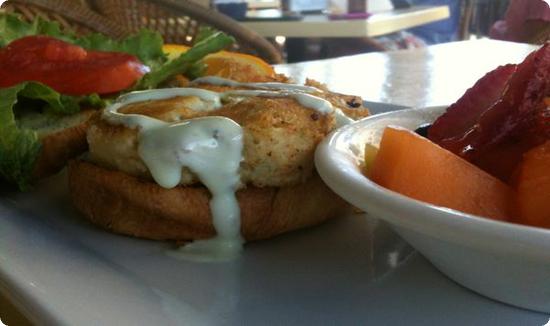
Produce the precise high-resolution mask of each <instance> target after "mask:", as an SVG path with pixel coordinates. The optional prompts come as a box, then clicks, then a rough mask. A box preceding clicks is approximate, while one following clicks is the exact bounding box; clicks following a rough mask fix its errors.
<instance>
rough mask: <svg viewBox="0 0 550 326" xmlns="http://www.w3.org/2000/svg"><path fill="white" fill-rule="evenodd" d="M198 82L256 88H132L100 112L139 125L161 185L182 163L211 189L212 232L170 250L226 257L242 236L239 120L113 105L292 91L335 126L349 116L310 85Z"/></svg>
mask: <svg viewBox="0 0 550 326" xmlns="http://www.w3.org/2000/svg"><path fill="white" fill-rule="evenodd" d="M198 83H210V84H214V85H226V86H232V87H238V86H242V87H248V88H259V89H260V90H257V89H256V90H231V91H227V92H223V93H217V92H212V91H208V90H204V89H198V88H170V89H157V90H150V91H141V92H133V93H129V94H126V95H124V96H121V97H120V98H119V100H118V101H117V102H115V103H114V104H113V105H111V106H109V107H108V108H106V109H105V111H104V113H103V118H104V119H106V120H107V121H109V122H111V123H113V124H123V125H125V126H127V127H129V128H139V135H138V141H139V145H138V153H139V156H140V157H141V159H142V160H143V162H144V163H145V165H146V166H147V168H148V169H149V171H150V172H151V175H152V176H153V179H154V180H155V181H156V182H157V183H158V184H159V185H160V186H161V187H164V188H173V187H176V186H177V185H178V184H179V183H180V181H181V173H182V168H183V167H187V168H188V169H189V170H191V171H192V172H193V173H194V174H195V175H196V176H197V177H198V178H199V179H200V181H201V182H202V183H203V184H204V185H205V186H206V187H207V188H208V190H209V191H210V193H211V194H212V199H211V200H210V210H211V213H212V219H213V224H214V227H215V229H216V232H217V235H216V237H214V238H212V239H207V240H199V241H195V242H192V243H190V244H188V245H185V246H183V247H182V248H180V249H179V250H178V251H177V252H175V253H171V255H176V256H177V257H183V258H186V259H191V260H198V261H220V260H229V259H233V258H235V257H237V256H238V255H239V253H240V252H241V250H242V246H243V242H244V241H243V239H242V237H241V234H240V208H239V204H238V201H237V199H236V196H235V191H236V190H237V188H238V186H239V185H240V176H239V166H240V162H241V161H242V159H243V157H242V152H243V131H242V128H241V126H239V125H238V124H237V123H236V122H234V121H233V120H231V119H228V118H225V117H216V116H209V117H202V118H195V119H190V120H186V121H183V122H178V123H168V122H165V121H162V120H158V119H155V118H152V117H148V116H145V115H140V114H124V113H120V112H118V110H119V109H120V108H122V107H124V106H126V105H128V104H132V103H137V102H143V101H148V100H162V99H168V98H173V97H178V96H196V97H199V98H201V99H202V100H203V101H206V102H209V105H207V106H205V108H204V109H205V110H215V109H218V108H220V107H221V106H222V104H221V100H222V99H225V98H230V97H253V96H265V97H292V98H294V99H295V100H296V101H298V103H300V104H301V105H302V106H305V107H307V108H310V109H313V110H316V111H318V112H319V113H322V114H328V113H332V112H334V113H335V115H336V121H337V125H338V126H341V125H343V124H347V123H350V122H351V121H353V120H352V119H351V118H349V117H347V116H346V115H345V114H344V113H343V112H342V111H341V110H339V109H335V108H334V107H333V106H332V104H331V103H330V102H329V101H327V100H325V99H323V98H320V97H317V96H314V95H311V94H308V93H310V92H320V91H319V90H318V89H317V88H315V87H310V86H302V85H291V84H284V83H239V82H235V81H232V80H229V79H224V78H220V77H212V76H210V77H202V78H199V79H196V80H195V81H193V83H192V84H198ZM220 158H223V159H220Z"/></svg>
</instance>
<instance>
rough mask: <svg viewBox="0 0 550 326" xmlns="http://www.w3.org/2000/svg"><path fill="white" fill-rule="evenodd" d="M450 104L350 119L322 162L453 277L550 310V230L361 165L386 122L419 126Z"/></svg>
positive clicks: (336, 184)
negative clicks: (450, 202)
mask: <svg viewBox="0 0 550 326" xmlns="http://www.w3.org/2000/svg"><path fill="white" fill-rule="evenodd" d="M443 111H444V109H443V108H427V109H411V110H403V111H396V112H390V113H386V114H381V115H376V116H373V117H370V118H366V119H363V120H361V121H358V122H356V123H353V124H351V125H348V126H346V127H343V128H341V129H339V130H337V131H336V132H334V133H332V134H331V135H330V136H329V137H328V138H327V139H325V140H324V141H323V142H322V143H321V144H320V146H319V147H318V148H317V152H316V155H315V163H316V165H317V169H318V171H319V173H320V175H321V177H322V178H323V179H324V180H325V182H326V183H327V184H328V185H329V186H330V187H331V188H332V189H333V190H334V191H335V192H336V193H338V194H339V195H340V196H342V197H343V198H344V199H346V200H347V201H349V202H350V203H352V204H353V205H355V206H357V207H359V208H361V209H363V210H365V211H366V212H367V213H369V214H370V215H371V216H374V217H376V218H379V219H382V220H385V221H387V222H389V223H390V224H391V225H392V227H393V228H394V229H395V231H396V232H398V233H399V234H400V235H401V236H402V237H403V238H404V239H405V240H407V241H408V242H409V243H410V244H411V245H412V246H414V247H415V248H416V249H417V250H418V251H420V252H421V253H422V254H423V255H424V256H425V257H426V258H427V259H428V260H430V261H431V262H432V263H433V264H434V265H435V266H436V267H437V268H438V269H439V270H441V271H442V272H443V273H445V274H446V275H447V276H449V277H450V278H451V279H453V280H455V281H456V282H458V283H460V284H462V285H464V286H466V287H468V288H470V289H472V290H474V291H476V292H478V293H480V294H483V295H485V296H487V297H490V298H493V299H496V300H499V301H502V302H506V303H509V304H512V305H515V306H519V307H523V308H528V309H532V310H537V311H542V312H547V313H550V230H546V229H541V228H535V227H529V226H522V225H517V224H512V223H506V222H499V221H495V220H490V219H487V218H483V217H478V216H474V215H470V214H466V213H462V212H459V211H456V210H452V209H447V208H442V207H437V206H434V205H430V204H426V203H424V202H421V201H418V200H414V199H411V198H409V197H406V196H403V195H400V194H398V193H396V192H393V191H390V190H387V189H385V188H383V187H381V186H378V185H377V184H375V183H374V182H372V181H370V180H369V179H368V178H366V177H365V176H364V175H363V174H362V173H361V165H362V164H363V163H364V162H363V161H364V160H363V154H364V145H365V144H366V143H372V144H375V145H377V144H378V143H379V142H380V137H381V134H382V131H383V129H384V127H386V126H387V125H390V124H391V125H398V126H402V127H405V128H409V129H412V130H414V129H416V128H417V127H418V126H420V125H421V124H424V123H427V122H432V121H433V120H434V119H435V117H437V116H439V115H440V114H442V113H443ZM418 155H422V153H418Z"/></svg>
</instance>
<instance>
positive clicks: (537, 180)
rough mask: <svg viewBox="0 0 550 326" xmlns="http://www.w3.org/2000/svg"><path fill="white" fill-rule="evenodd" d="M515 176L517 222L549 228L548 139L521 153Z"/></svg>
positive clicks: (549, 167) (549, 168) (549, 145)
mask: <svg viewBox="0 0 550 326" xmlns="http://www.w3.org/2000/svg"><path fill="white" fill-rule="evenodd" d="M516 178H517V179H516V191H517V198H516V199H517V207H516V210H517V217H518V221H517V222H519V223H525V224H529V225H535V226H541V227H546V228H550V140H549V141H547V142H546V143H544V144H542V145H539V146H537V147H535V148H533V149H531V150H530V151H528V152H527V153H525V154H524V155H523V160H522V161H521V163H520V166H519V167H518V171H517V175H516Z"/></svg>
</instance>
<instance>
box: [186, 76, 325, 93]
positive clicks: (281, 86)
mask: <svg viewBox="0 0 550 326" xmlns="http://www.w3.org/2000/svg"><path fill="white" fill-rule="evenodd" d="M198 84H210V85H216V86H230V87H246V88H255V89H274V90H289V91H300V92H307V93H322V91H321V90H320V89H318V88H316V87H313V86H306V85H296V84H286V83H276V82H270V83H241V82H238V81H234V80H231V79H227V78H222V77H218V76H205V77H200V78H197V79H194V80H193V81H192V82H191V83H190V85H192V86H196V85H198Z"/></svg>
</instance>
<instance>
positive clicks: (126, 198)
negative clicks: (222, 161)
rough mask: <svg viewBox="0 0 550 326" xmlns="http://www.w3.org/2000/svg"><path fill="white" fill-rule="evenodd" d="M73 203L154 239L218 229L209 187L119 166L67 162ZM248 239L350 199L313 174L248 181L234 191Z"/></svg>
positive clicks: (116, 228)
mask: <svg viewBox="0 0 550 326" xmlns="http://www.w3.org/2000/svg"><path fill="white" fill-rule="evenodd" d="M69 188H70V193H71V196H72V200H73V202H74V204H75V206H76V207H77V208H78V209H79V210H80V211H81V212H82V213H84V216H85V217H87V218H88V219H89V220H90V221H91V222H93V223H95V224H97V225H99V226H101V227H103V228H106V229H109V230H111V231H113V232H117V233H122V234H126V235H131V236H136V237H141V238H148V239H156V240H194V239H203V238H210V237H212V236H214V235H215V234H216V232H215V230H214V227H213V225H212V218H211V215H210V208H209V205H208V202H209V200H210V193H209V191H208V190H207V189H206V188H205V187H202V186H197V187H184V186H178V187H176V188H172V189H164V188H162V187H160V186H158V185H157V184H156V183H153V182H150V181H145V180H141V179H138V178H136V177H133V176H130V175H128V174H125V173H123V172H120V171H114V170H108V169H105V168H103V167H99V166H97V165H95V164H92V163H89V162H86V161H82V160H76V161H73V162H71V163H70V164H69ZM237 198H238V201H239V206H240V208H241V232H242V234H243V236H244V237H245V239H246V240H249V241H250V240H259V239H265V238H270V237H273V236H276V235H278V234H281V233H284V232H287V231H291V230H296V229H300V228H304V227H308V226H312V225H315V224H319V223H321V222H323V221H325V220H327V219H329V218H332V217H336V216H338V215H341V214H343V213H345V212H346V211H347V210H348V209H349V205H348V204H347V203H346V202H344V201H343V200H342V199H341V198H340V197H338V196H337V195H336V194H334V193H333V192H332V191H331V190H330V189H329V188H328V187H327V186H326V185H325V184H324V183H323V182H322V181H321V178H320V177H319V176H318V175H317V174H314V176H312V177H310V178H309V179H308V180H307V181H306V182H305V183H302V184H300V185H297V186H292V187H281V188H275V187H267V188H257V187H247V188H245V189H242V190H239V191H237Z"/></svg>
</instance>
